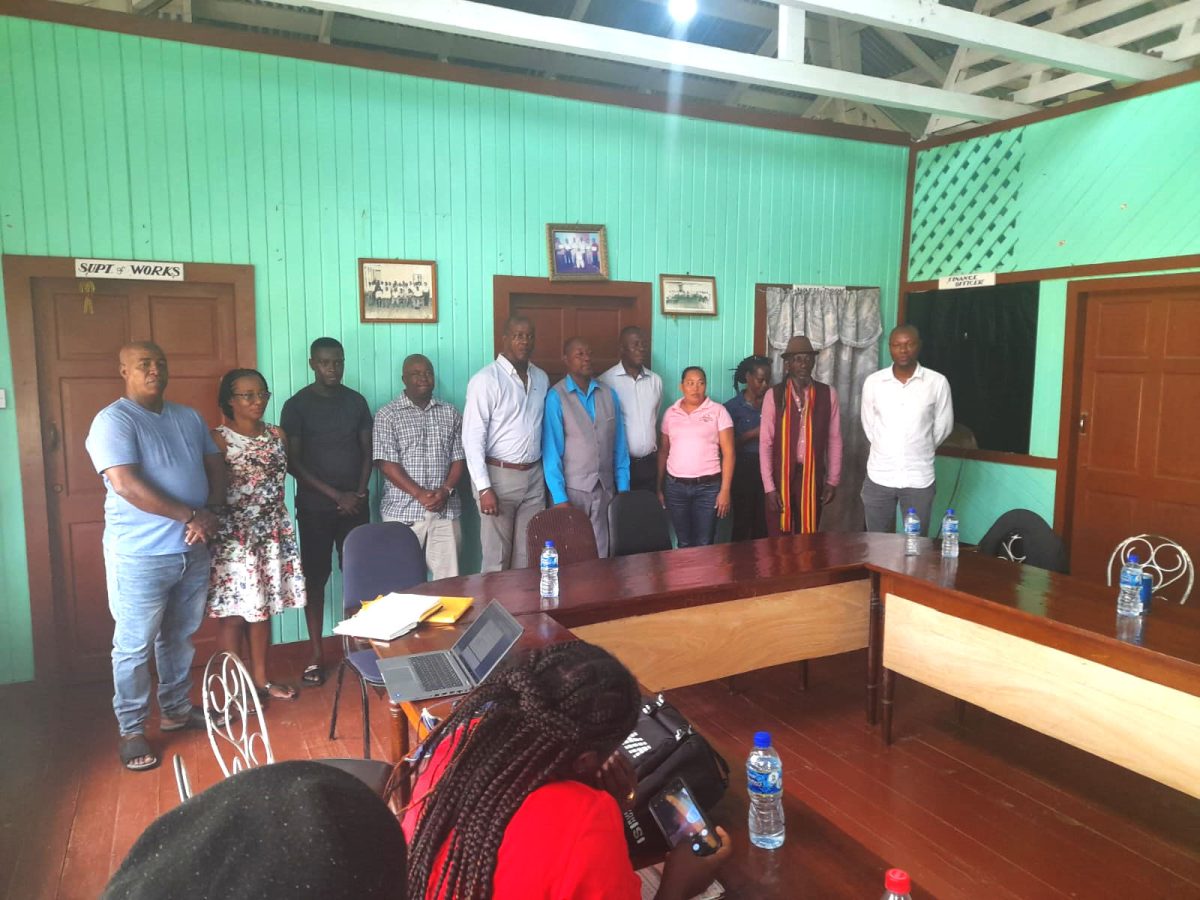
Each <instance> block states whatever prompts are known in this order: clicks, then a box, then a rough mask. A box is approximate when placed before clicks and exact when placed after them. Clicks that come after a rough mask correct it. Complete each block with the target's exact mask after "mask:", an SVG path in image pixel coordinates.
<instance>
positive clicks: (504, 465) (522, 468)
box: [484, 456, 537, 472]
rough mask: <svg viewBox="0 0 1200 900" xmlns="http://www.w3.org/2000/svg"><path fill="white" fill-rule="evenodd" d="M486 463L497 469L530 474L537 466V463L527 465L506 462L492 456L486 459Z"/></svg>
mask: <svg viewBox="0 0 1200 900" xmlns="http://www.w3.org/2000/svg"><path fill="white" fill-rule="evenodd" d="M484 462H486V463H487V464H488V465H489V466H495V467H496V468H497V469H516V470H517V471H518V472H528V471H529V470H530V469H532V468H533V467H534V466H536V465H537V462H536V461H535V462H527V463H514V462H505V461H504V460H502V459H496V458H495V457H492V456H488V457H485V459H484Z"/></svg>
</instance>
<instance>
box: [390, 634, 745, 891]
mask: <svg viewBox="0 0 1200 900" xmlns="http://www.w3.org/2000/svg"><path fill="white" fill-rule="evenodd" d="M640 702H641V699H640V697H639V694H638V688H637V683H636V682H635V681H634V678H633V675H631V674H630V672H629V670H628V669H626V668H625V666H623V665H622V664H621V663H620V662H619V661H618V660H617V659H616V658H615V657H614V656H612V655H611V654H610V653H608V652H607V651H606V650H603V649H601V648H599V647H596V646H593V645H591V644H587V643H584V642H583V641H571V642H570V643H565V644H555V645H552V646H550V647H546V648H544V649H540V650H534V651H531V652H530V653H529V654H528V655H527V656H526V657H525V658H523V659H522V660H520V661H518V662H516V663H515V664H514V665H512V666H510V667H508V668H505V669H503V670H501V671H498V672H496V673H494V674H493V675H492V676H491V677H490V678H489V679H488V680H487V681H485V682H484V683H483V684H482V685H480V686H479V687H477V688H476V689H475V690H474V691H472V692H471V693H470V694H468V695H467V696H466V697H465V698H463V700H462V701H461V702H460V703H459V704H458V706H457V707H456V708H455V710H454V712H453V713H451V714H450V716H449V717H448V718H447V719H446V720H445V721H444V722H442V724H441V725H439V726H438V727H437V728H436V729H434V731H433V733H432V734H431V735H430V736H429V738H428V740H427V741H426V742H425V745H424V747H423V750H424V751H425V755H424V758H425V760H426V762H425V763H424V764H423V766H422V767H421V768H418V769H416V770H411V771H410V770H409V769H408V768H407V767H406V765H405V764H402V765H401V767H400V768H398V769H397V773H396V776H394V778H393V781H394V782H395V781H396V780H399V781H404V780H407V781H408V783H409V785H410V787H411V796H412V798H413V803H412V805H411V806H410V807H409V808H408V811H407V813H406V814H405V816H404V820H403V825H404V833H405V836H406V837H407V838H408V841H409V846H410V848H411V850H410V856H409V866H408V891H409V895H410V896H412V897H414V898H435V900H448V898H455V900H489V898H494V900H553V898H561V897H571V898H574V900H638V898H639V897H640V896H641V887H640V880H639V879H638V877H637V875H636V874H635V873H634V871H633V867H632V865H631V863H630V861H629V853H628V850H627V849H626V844H625V837H624V832H623V824H622V818H621V809H622V807H623V808H626V809H629V808H632V806H633V803H634V801H635V800H636V782H635V778H634V774H633V768H632V766H631V765H630V764H629V762H628V760H627V759H626V758H625V757H624V756H623V755H622V754H620V753H619V752H618V751H619V748H620V746H621V743H622V741H623V740H624V739H625V738H626V737H627V736H628V735H629V733H630V732H631V731H632V730H633V728H634V726H635V725H636V724H637V716H638V706H639V705H640ZM618 804H620V805H618ZM717 831H718V833H719V834H720V837H721V841H722V847H721V849H720V850H719V851H718V852H717V853H716V854H714V855H713V856H708V857H700V856H696V855H694V854H693V853H692V851H691V848H690V847H689V846H688V845H687V844H683V845H681V846H680V847H678V848H676V849H675V850H673V851H672V852H671V853H670V855H669V856H668V857H667V862H666V866H665V868H664V872H663V879H662V885H661V887H660V888H659V891H658V894H657V898H658V900H684V898H687V897H692V896H694V895H696V894H698V893H700V892H701V891H702V890H704V888H705V887H707V886H708V884H709V883H710V882H711V881H712V879H713V876H714V874H715V872H716V870H717V868H718V867H719V866H720V864H721V863H722V862H723V861H724V860H725V859H726V858H727V857H728V856H729V854H730V853H731V850H732V848H731V846H730V843H729V835H728V834H726V833H725V831H724V829H720V828H718V829H717Z"/></svg>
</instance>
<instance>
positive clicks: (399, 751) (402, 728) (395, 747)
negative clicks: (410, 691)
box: [388, 700, 408, 762]
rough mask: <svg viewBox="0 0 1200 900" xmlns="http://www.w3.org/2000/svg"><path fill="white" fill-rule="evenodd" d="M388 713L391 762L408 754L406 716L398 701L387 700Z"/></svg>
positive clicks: (397, 760) (398, 760)
mask: <svg viewBox="0 0 1200 900" xmlns="http://www.w3.org/2000/svg"><path fill="white" fill-rule="evenodd" d="M388 713H389V714H390V715H391V718H392V762H400V760H402V759H404V757H406V756H408V718H407V717H406V716H405V715H404V707H403V705H402V704H400V703H395V702H393V701H391V700H389V701H388Z"/></svg>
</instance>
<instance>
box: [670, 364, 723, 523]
mask: <svg viewBox="0 0 1200 900" xmlns="http://www.w3.org/2000/svg"><path fill="white" fill-rule="evenodd" d="M679 390H680V393H682V394H683V396H682V397H681V398H680V399H679V400H677V401H676V402H675V403H673V404H671V406H670V407H669V408H668V409H667V411H666V413H664V414H663V421H662V439H661V440H660V441H659V442H658V500H659V502H660V503H662V505H663V506H665V507H666V508H667V513H668V514H669V515H670V516H671V524H672V525H674V526H675V537H676V540H677V542H678V544H679V546H680V547H702V546H705V545H707V544H711V543H712V542H713V534H714V532H715V531H716V525H717V517H718V516H720V517H721V518H724V517H725V516H726V515H728V513H729V491H730V485H731V483H732V482H733V464H734V460H735V456H734V450H733V419H731V418H730V417H729V412H728V411H727V410H726V409H725V407H723V406H722V405H721V404H719V403H714V402H713V401H712V400H710V399H709V398H708V395H707V390H708V379H707V377H705V374H704V370H703V369H701V368H700V367H699V366H688V367H687V368H686V369H684V370H683V378H682V381H681V382H680V384H679Z"/></svg>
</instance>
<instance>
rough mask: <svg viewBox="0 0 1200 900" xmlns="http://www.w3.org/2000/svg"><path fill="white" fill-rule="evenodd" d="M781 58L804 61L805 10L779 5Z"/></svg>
mask: <svg viewBox="0 0 1200 900" xmlns="http://www.w3.org/2000/svg"><path fill="white" fill-rule="evenodd" d="M777 31H778V32H779V58H780V59H790V60H792V61H793V62H798V63H802V62H804V34H805V26H804V10H802V9H792V8H791V7H788V6H781V7H779V28H778V29H777Z"/></svg>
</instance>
